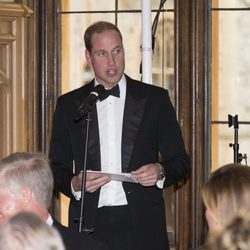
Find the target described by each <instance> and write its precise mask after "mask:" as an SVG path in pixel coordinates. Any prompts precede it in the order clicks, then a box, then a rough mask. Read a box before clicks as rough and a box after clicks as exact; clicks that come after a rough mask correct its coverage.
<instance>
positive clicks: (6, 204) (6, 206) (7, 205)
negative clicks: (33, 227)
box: [0, 185, 23, 224]
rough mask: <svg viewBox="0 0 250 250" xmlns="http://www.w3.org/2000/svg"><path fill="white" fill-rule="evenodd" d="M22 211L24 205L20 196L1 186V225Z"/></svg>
mask: <svg viewBox="0 0 250 250" xmlns="http://www.w3.org/2000/svg"><path fill="white" fill-rule="evenodd" d="M21 211H23V205H22V202H21V201H20V197H19V195H18V194H14V193H11V192H9V191H8V190H6V188H5V187H4V186H3V185H0V224H1V223H3V222H4V221H6V220H8V219H9V218H10V217H12V216H13V215H15V214H17V213H19V212H21Z"/></svg>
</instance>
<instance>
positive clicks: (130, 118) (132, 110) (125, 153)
mask: <svg viewBox="0 0 250 250" xmlns="http://www.w3.org/2000/svg"><path fill="white" fill-rule="evenodd" d="M145 103H146V98H145V97H143V96H142V95H141V92H140V91H138V89H137V83H136V82H134V83H133V82H132V79H130V78H128V77H127V94H126V100H125V108H124V116H123V130H122V171H123V172H128V171H131V169H129V163H130V160H131V156H132V152H133V148H134V143H135V139H136V135H137V133H138V129H139V127H140V124H141V119H142V116H143V113H144V110H145Z"/></svg>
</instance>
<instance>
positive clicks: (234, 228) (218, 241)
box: [206, 216, 250, 250]
mask: <svg viewBox="0 0 250 250" xmlns="http://www.w3.org/2000/svg"><path fill="white" fill-rule="evenodd" d="M249 249H250V218H249V217H246V216H237V217H235V218H234V219H233V221H232V222H231V223H230V224H228V225H227V226H226V227H225V228H224V229H223V230H221V232H220V233H218V235H216V236H215V237H214V238H213V240H211V242H209V244H208V246H207V248H206V250H249Z"/></svg>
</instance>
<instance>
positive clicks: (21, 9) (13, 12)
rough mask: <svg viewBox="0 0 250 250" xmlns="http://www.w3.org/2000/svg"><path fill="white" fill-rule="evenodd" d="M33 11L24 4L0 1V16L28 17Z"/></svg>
mask: <svg viewBox="0 0 250 250" xmlns="http://www.w3.org/2000/svg"><path fill="white" fill-rule="evenodd" d="M32 14H33V11H32V10H31V9H30V8H29V7H28V6H27V5H25V4H16V3H4V2H2V3H1V2H0V16H7V17H10V16H14V17H30V16H31V15H32Z"/></svg>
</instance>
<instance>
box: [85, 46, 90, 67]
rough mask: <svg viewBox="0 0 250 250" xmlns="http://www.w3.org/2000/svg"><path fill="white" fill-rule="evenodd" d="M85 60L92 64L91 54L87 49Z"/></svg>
mask: <svg viewBox="0 0 250 250" xmlns="http://www.w3.org/2000/svg"><path fill="white" fill-rule="evenodd" d="M85 58H86V61H87V63H89V64H91V56H90V52H89V51H88V50H87V49H85Z"/></svg>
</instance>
